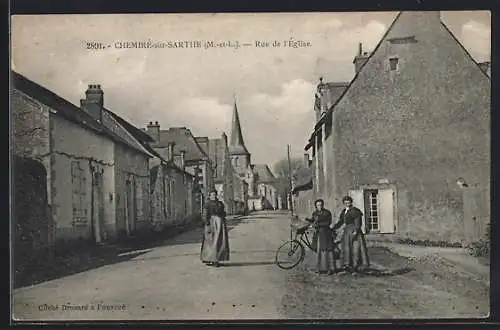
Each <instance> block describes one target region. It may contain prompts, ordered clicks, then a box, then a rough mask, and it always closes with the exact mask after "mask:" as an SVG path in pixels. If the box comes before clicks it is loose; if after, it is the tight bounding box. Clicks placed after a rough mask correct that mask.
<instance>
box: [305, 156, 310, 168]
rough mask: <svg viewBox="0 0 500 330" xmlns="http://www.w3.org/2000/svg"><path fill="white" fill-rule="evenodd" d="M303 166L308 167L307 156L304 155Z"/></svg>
mask: <svg viewBox="0 0 500 330" xmlns="http://www.w3.org/2000/svg"><path fill="white" fill-rule="evenodd" d="M304 165H305V166H306V167H309V154H306V153H305V154H304Z"/></svg>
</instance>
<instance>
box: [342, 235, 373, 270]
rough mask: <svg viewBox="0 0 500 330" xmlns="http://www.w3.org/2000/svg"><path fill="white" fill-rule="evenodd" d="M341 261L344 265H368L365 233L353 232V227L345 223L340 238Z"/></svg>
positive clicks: (353, 267)
mask: <svg viewBox="0 0 500 330" xmlns="http://www.w3.org/2000/svg"><path fill="white" fill-rule="evenodd" d="M342 255H343V256H342V259H343V260H342V263H343V266H344V267H347V268H351V269H362V268H366V267H369V266H370V260H369V258H368V249H367V248H366V241H365V235H363V233H358V234H355V227H354V226H353V225H347V226H346V227H345V228H344V235H343V238H342Z"/></svg>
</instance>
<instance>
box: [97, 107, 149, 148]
mask: <svg viewBox="0 0 500 330" xmlns="http://www.w3.org/2000/svg"><path fill="white" fill-rule="evenodd" d="M105 110H106V111H107V112H108V113H109V114H110V115H111V116H113V118H114V119H115V120H116V121H118V123H120V124H121V125H122V126H123V127H124V128H125V129H126V130H127V131H129V132H130V134H132V136H133V137H134V138H135V139H137V140H138V141H141V142H153V141H154V139H153V138H152V137H151V136H149V134H147V133H146V132H144V131H143V130H141V129H140V128H137V127H135V126H134V125H132V124H130V123H129V122H128V121H126V120H125V119H123V118H122V117H120V116H118V115H117V114H115V113H114V112H112V111H110V110H108V109H105Z"/></svg>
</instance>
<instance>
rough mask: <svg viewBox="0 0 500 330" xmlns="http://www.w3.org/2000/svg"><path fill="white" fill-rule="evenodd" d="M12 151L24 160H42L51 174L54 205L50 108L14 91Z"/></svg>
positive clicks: (49, 186)
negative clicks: (24, 158) (25, 158)
mask: <svg viewBox="0 0 500 330" xmlns="http://www.w3.org/2000/svg"><path fill="white" fill-rule="evenodd" d="M11 107H12V112H11V113H12V118H11V125H12V151H13V153H14V154H15V155H17V156H20V157H27V158H33V159H36V160H38V161H40V162H41V163H42V164H43V165H44V166H45V169H46V171H47V196H48V203H49V205H50V204H51V202H52V200H51V191H50V188H51V181H50V176H51V168H50V120H49V117H50V115H49V112H50V109H49V108H48V107H47V106H45V105H44V104H41V103H40V102H38V101H37V100H35V99H33V98H31V97H29V96H28V95H26V94H24V93H22V92H21V91H18V90H16V89H13V90H12V93H11Z"/></svg>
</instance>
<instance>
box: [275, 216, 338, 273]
mask: <svg viewBox="0 0 500 330" xmlns="http://www.w3.org/2000/svg"><path fill="white" fill-rule="evenodd" d="M290 226H291V227H292V228H293V227H294V225H293V224H291V225H290ZM311 228H314V226H313V225H312V224H305V225H302V226H301V227H298V228H296V230H295V237H291V239H290V240H289V241H286V242H285V243H284V244H283V245H281V246H280V247H279V248H278V250H277V251H276V257H275V262H276V265H277V266H278V267H279V268H281V269H292V268H294V267H296V266H298V265H299V264H300V263H301V262H302V261H304V258H305V256H306V250H305V247H304V245H305V246H307V247H308V248H309V249H310V250H311V251H313V252H316V250H315V249H314V248H313V246H312V241H311V240H310V239H309V234H308V229H311ZM334 236H335V235H334ZM339 243H340V241H337V240H334V243H333V244H334V249H335V250H338V244H339ZM334 253H335V252H334Z"/></svg>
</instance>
